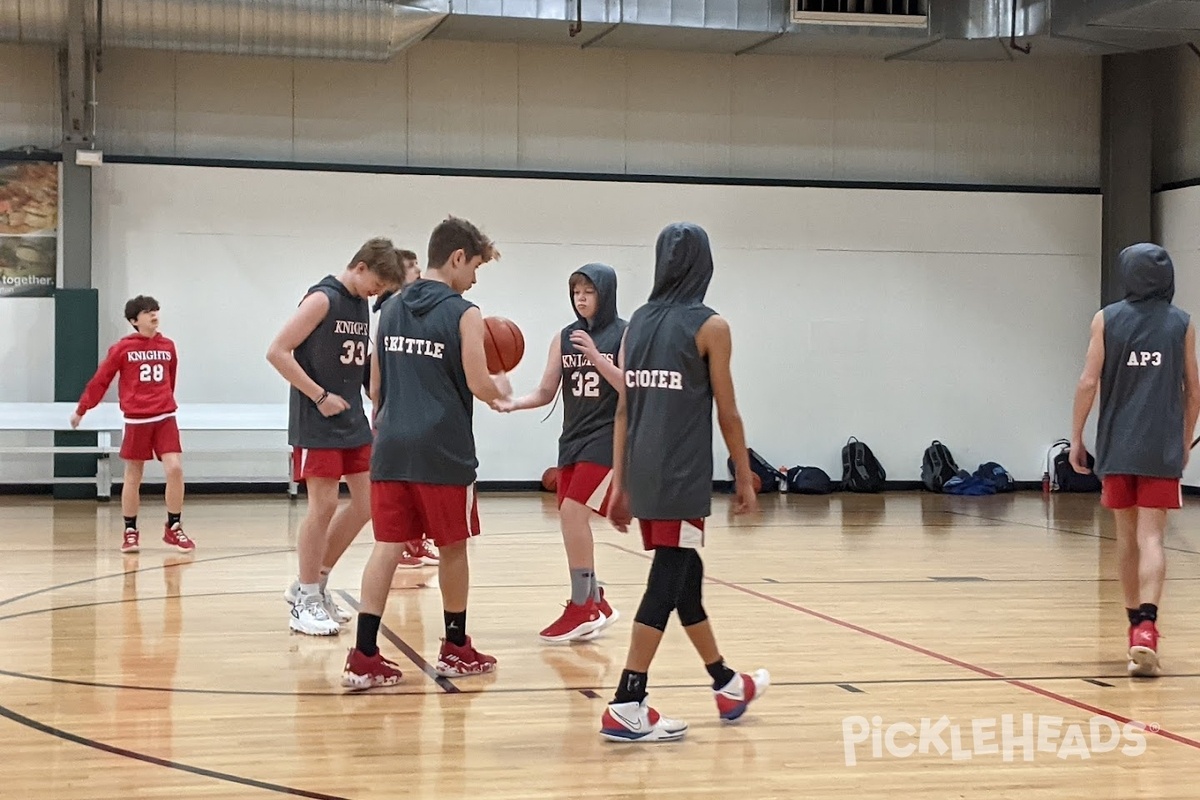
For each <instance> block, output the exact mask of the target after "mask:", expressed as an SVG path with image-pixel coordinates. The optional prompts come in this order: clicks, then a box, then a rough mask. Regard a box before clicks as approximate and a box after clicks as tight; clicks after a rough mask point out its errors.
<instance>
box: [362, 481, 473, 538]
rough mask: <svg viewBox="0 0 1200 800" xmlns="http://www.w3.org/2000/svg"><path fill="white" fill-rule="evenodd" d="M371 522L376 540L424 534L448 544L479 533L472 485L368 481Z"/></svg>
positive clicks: (419, 536) (414, 536)
mask: <svg viewBox="0 0 1200 800" xmlns="http://www.w3.org/2000/svg"><path fill="white" fill-rule="evenodd" d="M371 525H372V527H373V528H374V529H375V541H377V542H392V543H398V542H411V541H413V540H414V539H420V538H421V537H422V536H424V537H425V538H427V539H431V540H433V543H434V544H436V545H437V546H438V547H447V546H449V545H452V544H457V543H459V542H462V541H466V540H467V539H470V538H471V537H472V536H478V535H479V506H478V504H477V503H476V500H475V486H474V484H472V485H471V486H446V485H444V484H433V483H412V482H410V481H372V482H371Z"/></svg>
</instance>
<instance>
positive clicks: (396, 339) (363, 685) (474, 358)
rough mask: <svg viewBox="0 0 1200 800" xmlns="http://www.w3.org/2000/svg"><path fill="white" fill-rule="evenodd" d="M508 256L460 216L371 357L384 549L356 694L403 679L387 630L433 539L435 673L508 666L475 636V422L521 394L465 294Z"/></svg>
mask: <svg viewBox="0 0 1200 800" xmlns="http://www.w3.org/2000/svg"><path fill="white" fill-rule="evenodd" d="M497 256H498V254H497V253H496V250H495V247H494V245H493V244H492V242H491V240H489V239H488V238H487V237H486V236H484V235H483V234H482V233H481V232H480V231H479V229H478V228H476V227H475V226H474V225H472V224H471V223H470V222H467V221H466V220H463V219H457V218H454V217H451V218H449V219H447V220H445V221H443V222H442V223H441V224H439V225H438V226H437V227H436V228H434V230H433V233H432V235H431V236H430V237H429V261H428V265H429V266H428V272H427V276H426V278H424V279H421V280H418V281H417V282H416V283H414V284H412V285H411V286H409V287H408V288H407V289H405V290H404V292H403V293H402V294H401V295H399V296H398V297H394V298H392V299H391V300H389V301H388V302H387V303H385V304H384V306H383V309H382V310H381V312H380V318H379V330H378V333H377V335H376V341H375V350H374V353H373V354H372V356H371V396H372V397H373V398H376V399H377V401H378V405H377V406H376V415H375V445H374V449H373V451H372V453H371V512H372V513H371V516H372V519H373V528H374V530H375V547H374V549H373V550H372V551H371V556H370V558H369V560H368V561H367V566H366V568H365V569H364V570H363V577H362V603H361V606H360V608H359V613H358V641H357V643H356V646H355V647H354V648H353V649H351V650H350V652H349V653H348V655H347V656H346V665H345V667H344V668H343V671H342V684H343V685H344V686H346V687H348V688H351V689H369V688H371V687H375V686H390V685H392V684H395V683H398V682H399V681H400V679H401V677H402V676H401V673H400V669H399V668H398V667H397V666H396V664H395V662H393V661H391V660H389V659H387V658H384V657H383V654H382V653H380V651H379V646H378V638H379V625H380V620H381V617H382V616H383V612H384V609H385V607H386V605H387V599H388V590H389V588H390V586H391V582H392V577H393V576H394V574H395V571H396V564H397V563H398V561H399V560H400V558H401V556H402V554H403V552H404V548H405V543H406V542H413V541H415V540H417V539H420V538H421V537H422V536H428V537H430V538H432V539H433V541H434V543H435V544H436V545H437V547H438V552H439V556H440V563H439V565H438V577H439V581H438V582H439V585H440V587H441V591H442V612H443V613H442V616H443V621H444V624H445V631H446V633H445V638H444V639H443V641H442V647H441V650H440V652H439V654H438V658H437V661H436V664H435V666H434V668H435V670H436V671H437V673H438V674H439V675H442V676H446V677H463V676H468V675H479V674H483V673H486V672H491V671H492V670H493V669H495V666H496V659H495V658H494V657H492V656H490V655H486V654H484V653H481V652H479V651H478V650H477V649H476V648H475V645H474V644H473V643H472V641H471V637H469V636H467V596H468V593H469V585H470V568H469V565H468V561H467V541H468V540H469V539H470V538H471V537H473V536H477V535H478V534H479V513H478V509H477V506H476V498H475V477H476V470H477V468H478V466H479V461H478V459H477V458H476V455H475V435H474V428H473V424H472V415H473V411H474V404H475V399H476V398H478V399H479V400H481V401H483V402H485V403H491V402H493V401H495V400H498V399H500V398H501V397H506V396H507V395H508V394H509V392H510V391H511V388H510V387H509V386H508V379H507V378H505V377H504V376H503V375H498V376H493V375H489V374H488V369H487V356H486V355H485V351H484V345H483V337H484V321H483V316H482V315H481V314H480V311H479V309H478V308H477V307H476V306H475V305H474V304H473V303H471V302H469V301H468V300H466V299H464V298H463V296H462V293H463V292H465V291H467V290H468V289H470V288H471V287H472V286H474V285H475V273H476V270H478V269H479V267H480V266H482V265H483V264H486V263H487V262H489V261H491V260H493V259H494V258H496V257H497Z"/></svg>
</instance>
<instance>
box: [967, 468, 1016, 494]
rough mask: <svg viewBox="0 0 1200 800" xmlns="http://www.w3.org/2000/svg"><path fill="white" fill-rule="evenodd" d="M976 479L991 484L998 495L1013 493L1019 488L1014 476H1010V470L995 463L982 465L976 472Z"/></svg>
mask: <svg viewBox="0 0 1200 800" xmlns="http://www.w3.org/2000/svg"><path fill="white" fill-rule="evenodd" d="M974 477H976V478H979V479H980V480H982V481H985V482H986V483H989V484H991V485H992V487H993V488H994V489H995V490H996V493H997V494H1003V493H1004V492H1012V491H1015V490H1016V488H1017V483H1016V481H1014V480H1013V479H1012V475H1009V474H1008V470H1006V469H1005V468H1004V467H1002V466H1000V465H999V464H997V463H996V462H995V461H988V462H987V463H986V464H980V465H979V469H977V470H975V475H974Z"/></svg>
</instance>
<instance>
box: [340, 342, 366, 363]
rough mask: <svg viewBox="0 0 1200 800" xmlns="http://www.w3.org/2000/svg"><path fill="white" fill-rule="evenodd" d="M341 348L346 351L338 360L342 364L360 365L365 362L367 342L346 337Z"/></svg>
mask: <svg viewBox="0 0 1200 800" xmlns="http://www.w3.org/2000/svg"><path fill="white" fill-rule="evenodd" d="M342 348H343V349H344V350H345V351H346V352H345V353H343V354H342V357H341V358H339V359H338V360H339V361H341V362H342V363H343V364H358V365H359V366H362V365H363V364H365V363H367V343H366V342H356V341H354V340H353V339H347V340H346V341H344V342H342Z"/></svg>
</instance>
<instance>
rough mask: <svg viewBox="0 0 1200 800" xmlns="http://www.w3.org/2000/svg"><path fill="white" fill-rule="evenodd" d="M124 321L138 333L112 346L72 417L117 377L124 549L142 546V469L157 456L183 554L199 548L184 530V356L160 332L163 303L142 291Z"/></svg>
mask: <svg viewBox="0 0 1200 800" xmlns="http://www.w3.org/2000/svg"><path fill="white" fill-rule="evenodd" d="M125 319H127V320H129V324H131V325H132V326H133V327H134V329H135V331H136V332H135V333H131V334H129V335H128V336H126V337H125V338H123V339H120V340H119V341H117V343H116V344H114V345H113V346H112V347H110V348H109V350H108V355H106V356H105V357H104V362H103V363H102V364H101V365H100V368H99V369H97V370H96V374H95V375H93V376H92V379H91V380H90V381H88V385H87V386H86V387H85V388H84V390H83V396H82V397H81V398H79V405H78V406H76V408H75V413H74V414H72V415H71V427H72V428H76V427H78V426H79V423H80V422H81V421H82V420H83V415H84V414H86V413H87V412H88V411H89V410H91V409H93V408H95V407H96V405H97V404H98V403H99V402H100V401H101V399H103V397H104V393H105V392H107V391H108V387H109V385H110V384H111V383H112V381H113V378H116V377H117V376H118V375H120V378H119V380H118V381H117V387H118V397H119V401H120V405H121V413H122V414H123V415H124V416H125V435H124V437H123V438H122V440H121V459H122V460H124V462H125V482H124V484H123V485H122V487H121V513H122V514H123V515H124V516H125V536H124V538H123V540H122V542H121V552H122V553H136V552H137V551H138V547H139V536H140V534H139V533H138V527H137V514H138V505H139V502H140V492H141V487H142V471H143V469H144V467H145V465H146V462H147V461H149V460H151V459H153V458H157V459H158V460H160V461H162V464H163V469H164V471H165V472H166V474H167V496H166V502H167V524H166V525H165V526H164V528H163V542H165V543H166V544H167V545H169V546H170V547H174V548H175V549H176V550H179V551H181V552H184V553H190V552H192V551H193V550H195V548H196V544H195V542H193V541H192V540H191V539H189V538H188V536H187V534H185V533H184V532H183V526H182V523H181V522H180V517H181V516H182V515H183V463H182V457H181V453H182V452H183V448H182V447H181V446H180V444H179V426H178V425H177V424H176V422H175V411H176V409H177V408H178V406H176V404H175V374H176V368H177V367H178V365H179V359H178V357H177V356H176V354H175V343H174V342H173V341H171V340H170V339H168V338H167V337H165V336H163V335H162V334H161V333H159V332H158V301H157V300H155V299H154V298H153V297H145V296H143V295H138V296H137V297H135V298H133V299H132V300H130V301H129V302H127V303H126V304H125Z"/></svg>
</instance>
